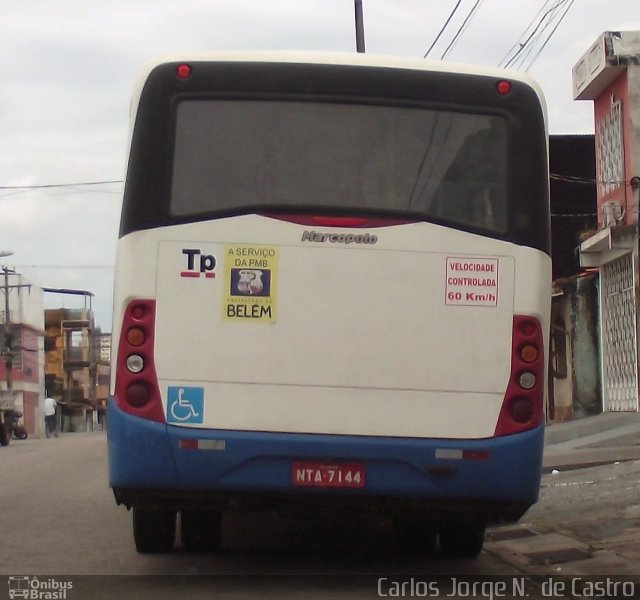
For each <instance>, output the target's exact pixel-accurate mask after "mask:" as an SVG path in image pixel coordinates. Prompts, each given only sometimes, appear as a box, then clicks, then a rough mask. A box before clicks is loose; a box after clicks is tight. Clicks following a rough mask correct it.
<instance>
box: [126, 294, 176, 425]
mask: <svg viewBox="0 0 640 600" xmlns="http://www.w3.org/2000/svg"><path fill="white" fill-rule="evenodd" d="M155 315H156V303H155V301H154V300H132V301H131V302H130V303H129V305H128V306H127V308H126V310H125V314H124V318H123V321H122V330H121V333H120V343H119V345H118V363H117V365H116V385H115V399H116V402H117V403H118V406H119V407H120V408H121V409H122V410H124V411H126V412H128V413H131V414H134V415H136V416H139V417H142V418H145V419H151V420H153V421H160V422H164V420H165V418H164V411H163V409H162V401H161V398H160V390H159V388H158V377H157V375H156V369H155V365H154V362H153V350H154V331H155Z"/></svg>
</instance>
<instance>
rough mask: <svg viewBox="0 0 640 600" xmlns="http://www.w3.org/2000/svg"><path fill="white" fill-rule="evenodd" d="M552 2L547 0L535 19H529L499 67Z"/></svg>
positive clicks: (499, 64)
mask: <svg viewBox="0 0 640 600" xmlns="http://www.w3.org/2000/svg"><path fill="white" fill-rule="evenodd" d="M551 2H553V0H546V2H545V3H544V4H543V5H542V6H541V7H540V10H538V12H537V13H536V15H535V17H533V19H531V21H529V24H528V25H527V26H526V28H525V29H524V31H523V32H522V33H521V34H520V37H519V38H518V39H517V40H516V41H515V42H514V43H513V46H511V48H509V50H507V53H506V54H505V55H504V56H503V57H502V60H501V61H500V62H499V63H498V66H499V67H501V66H502V64H503V63H504V61H506V60H507V59H508V58H509V55H510V54H511V53H512V52H513V51H514V50H515V49H516V48H517V47H518V45H519V44H520V43H521V42H520V40H522V39H523V38H524V37H525V36H526V35H527V32H528V31H529V29H530V28H531V27H533V24H534V23H535V22H536V19H537V18H538V17H539V16H540V15H541V14H542V13H543V12H544V10H545V8H546V7H547V6H548V5H549V4H551ZM522 44H524V42H522Z"/></svg>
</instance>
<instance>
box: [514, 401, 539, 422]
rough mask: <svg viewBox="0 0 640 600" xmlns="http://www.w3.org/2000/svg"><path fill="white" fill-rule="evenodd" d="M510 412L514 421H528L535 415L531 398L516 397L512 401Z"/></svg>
mask: <svg viewBox="0 0 640 600" xmlns="http://www.w3.org/2000/svg"><path fill="white" fill-rule="evenodd" d="M509 413H510V414H511V417H512V418H513V420H514V421H516V422H518V423H528V422H529V421H531V419H532V418H533V415H534V407H533V403H532V402H531V400H530V399H529V398H515V399H514V400H512V401H511V404H510V406H509Z"/></svg>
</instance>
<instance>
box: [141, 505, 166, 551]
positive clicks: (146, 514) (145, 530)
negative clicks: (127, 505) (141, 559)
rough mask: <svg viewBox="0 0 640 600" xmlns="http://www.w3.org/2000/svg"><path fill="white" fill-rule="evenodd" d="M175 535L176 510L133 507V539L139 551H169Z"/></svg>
mask: <svg viewBox="0 0 640 600" xmlns="http://www.w3.org/2000/svg"><path fill="white" fill-rule="evenodd" d="M175 536H176V513H175V511H172V510H155V509H149V508H139V507H136V506H134V507H133V540H134V542H135V544H136V550H137V551H138V552H141V553H144V554H146V553H152V552H169V550H171V549H172V548H173V541H174V539H175Z"/></svg>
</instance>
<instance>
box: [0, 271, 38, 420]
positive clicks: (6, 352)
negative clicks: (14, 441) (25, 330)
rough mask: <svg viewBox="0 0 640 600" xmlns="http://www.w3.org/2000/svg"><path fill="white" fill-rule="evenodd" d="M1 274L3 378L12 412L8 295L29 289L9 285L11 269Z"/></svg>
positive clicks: (11, 353) (12, 346)
mask: <svg viewBox="0 0 640 600" xmlns="http://www.w3.org/2000/svg"><path fill="white" fill-rule="evenodd" d="M2 272H3V273H4V283H3V285H2V290H3V292H4V336H3V343H2V354H3V356H4V369H5V377H6V382H7V396H8V401H7V404H8V408H9V410H13V408H14V406H13V352H14V345H13V342H14V339H13V331H12V328H11V302H10V299H9V294H10V293H11V290H13V289H20V288H23V287H27V288H30V287H31V285H29V284H16V285H9V274H11V273H15V271H13V270H12V269H9V268H8V267H2Z"/></svg>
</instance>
